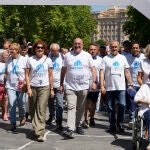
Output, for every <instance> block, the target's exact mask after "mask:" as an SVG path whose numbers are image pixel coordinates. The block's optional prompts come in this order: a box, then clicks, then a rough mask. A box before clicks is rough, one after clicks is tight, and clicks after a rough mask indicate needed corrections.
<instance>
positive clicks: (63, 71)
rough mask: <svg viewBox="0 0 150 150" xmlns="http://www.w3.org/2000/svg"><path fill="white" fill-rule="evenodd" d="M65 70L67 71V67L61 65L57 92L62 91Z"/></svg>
mask: <svg viewBox="0 0 150 150" xmlns="http://www.w3.org/2000/svg"><path fill="white" fill-rule="evenodd" d="M66 71H67V67H62V69H61V74H60V86H59V92H60V93H62V92H63V83H64V78H65V74H66Z"/></svg>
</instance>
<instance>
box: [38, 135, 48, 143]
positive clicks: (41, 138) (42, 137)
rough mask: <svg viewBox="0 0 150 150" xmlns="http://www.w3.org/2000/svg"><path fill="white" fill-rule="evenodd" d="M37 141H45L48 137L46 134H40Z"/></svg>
mask: <svg viewBox="0 0 150 150" xmlns="http://www.w3.org/2000/svg"><path fill="white" fill-rule="evenodd" d="M37 141H38V142H45V141H46V138H45V137H44V136H42V135H40V136H38V138H37Z"/></svg>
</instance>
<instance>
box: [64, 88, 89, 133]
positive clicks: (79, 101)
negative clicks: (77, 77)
mask: <svg viewBox="0 0 150 150" xmlns="http://www.w3.org/2000/svg"><path fill="white" fill-rule="evenodd" d="M65 94H66V99H67V105H68V115H67V126H68V128H69V129H70V130H72V131H74V130H75V127H79V126H80V124H81V122H82V120H81V119H82V117H83V114H84V107H85V100H86V97H87V94H88V90H81V91H73V90H65Z"/></svg>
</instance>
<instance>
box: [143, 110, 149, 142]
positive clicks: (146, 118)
mask: <svg viewBox="0 0 150 150" xmlns="http://www.w3.org/2000/svg"><path fill="white" fill-rule="evenodd" d="M144 120H145V123H146V128H147V129H148V142H150V110H147V111H146V112H145V113H144Z"/></svg>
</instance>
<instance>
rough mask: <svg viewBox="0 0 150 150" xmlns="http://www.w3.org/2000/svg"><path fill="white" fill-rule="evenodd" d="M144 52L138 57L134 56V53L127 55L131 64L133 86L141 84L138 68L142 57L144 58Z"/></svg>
mask: <svg viewBox="0 0 150 150" xmlns="http://www.w3.org/2000/svg"><path fill="white" fill-rule="evenodd" d="M144 58H145V56H144V54H142V53H140V54H139V55H138V56H137V57H134V56H133V55H132V54H130V55H129V56H128V57H127V60H128V63H129V66H130V73H131V77H132V83H133V86H136V87H139V86H140V85H139V84H138V82H137V76H138V70H139V67H140V62H141V60H142V59H144Z"/></svg>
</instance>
